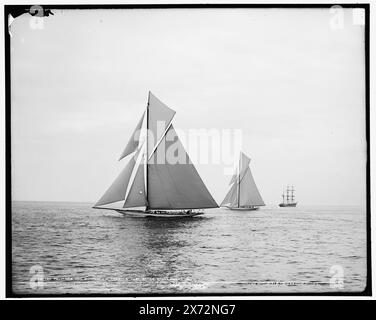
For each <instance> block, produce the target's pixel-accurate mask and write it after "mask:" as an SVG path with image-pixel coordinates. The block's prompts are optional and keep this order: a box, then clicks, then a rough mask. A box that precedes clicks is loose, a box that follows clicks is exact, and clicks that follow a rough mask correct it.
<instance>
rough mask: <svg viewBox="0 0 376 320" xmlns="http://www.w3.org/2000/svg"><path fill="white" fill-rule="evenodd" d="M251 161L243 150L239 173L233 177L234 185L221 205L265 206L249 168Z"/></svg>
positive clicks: (232, 182)
mask: <svg viewBox="0 0 376 320" xmlns="http://www.w3.org/2000/svg"><path fill="white" fill-rule="evenodd" d="M250 161H251V159H250V158H248V157H247V156H246V155H245V154H244V153H243V152H241V154H240V160H239V167H238V170H237V172H238V173H237V174H235V175H234V176H233V177H232V179H231V184H232V186H231V188H230V190H229V192H228V193H227V195H226V197H225V198H224V200H223V201H222V203H221V206H227V207H247V206H265V203H264V201H263V199H262V197H261V195H260V192H259V191H258V189H257V186H256V183H255V180H254V179H253V176H252V173H251V169H250V168H249V163H250Z"/></svg>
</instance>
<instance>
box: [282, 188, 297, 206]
mask: <svg viewBox="0 0 376 320" xmlns="http://www.w3.org/2000/svg"><path fill="white" fill-rule="evenodd" d="M285 197H286V202H285ZM294 200H295V197H294V186H291V189H289V186H287V187H286V195H285V192H283V194H282V203H280V204H279V206H280V207H296V205H297V204H298V203H297V202H294Z"/></svg>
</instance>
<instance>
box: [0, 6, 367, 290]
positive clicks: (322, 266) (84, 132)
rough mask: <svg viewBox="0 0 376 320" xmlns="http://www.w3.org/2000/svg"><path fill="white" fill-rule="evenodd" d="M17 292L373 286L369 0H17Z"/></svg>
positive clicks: (10, 73) (11, 269) (13, 131)
mask: <svg viewBox="0 0 376 320" xmlns="http://www.w3.org/2000/svg"><path fill="white" fill-rule="evenodd" d="M4 12H5V14H4V19H5V25H6V26H7V30H5V58H6V59H5V62H6V72H7V77H6V88H7V90H6V117H7V119H6V120H7V123H6V126H7V133H8V135H7V142H6V143H7V154H6V155H7V190H6V194H7V212H6V219H7V222H6V223H7V295H9V296H12V297H33V296H35V297H37V296H57V297H59V296H70V295H71V296H80V295H82V296H124V297H127V296H132V297H137V296H252V295H253V296H254V295H272V296H278V295H298V296H299V295H310V294H311V295H345V294H346V295H366V296H367V295H368V296H369V295H371V273H370V272H371V270H370V267H371V261H370V259H371V257H370V252H371V251H370V250H371V248H370V245H371V241H370V239H371V238H370V237H371V235H370V231H371V229H370V215H371V213H370V186H369V184H370V181H369V170H370V167H369V166H370V163H369V152H370V151H369V148H370V145H369V112H370V110H369V82H368V81H369V73H368V72H369V71H368V68H369V62H368V59H369V5H367V4H345V5H335V4H333V5H331V4H325V5H308V4H306V5H299V4H296V5H273V4H269V5H250V4H249V5H246V4H244V5H242V4H239V5H230V4H229V5H225V4H223V5H210V4H207V5H203V4H202V5H200V4H197V5H194V4H192V5H178V4H176V5H163V4H160V5H147V4H144V5H142V4H139V5H136V4H134V5H116V6H111V5H104V4H103V5H92V6H87V5H79V6H78V5H77V6H75V5H65V6H64V5H50V6H48V5H29V6H27V5H22V6H15V5H8V6H5V11H4Z"/></svg>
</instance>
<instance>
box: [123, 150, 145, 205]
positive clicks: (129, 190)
mask: <svg viewBox="0 0 376 320" xmlns="http://www.w3.org/2000/svg"><path fill="white" fill-rule="evenodd" d="M143 144H144V143H142V145H141V147H140V149H139V150H141V149H142V147H143ZM142 157H143V153H142V152H140V153H139V154H138V156H137V159H136V160H135V164H134V167H133V170H132V174H131V177H130V178H129V182H128V185H127V190H126V192H125V197H124V204H125V203H126V202H127V199H128V196H129V193H130V192H131V188H132V185H133V183H134V180H135V179H136V175H137V171H138V167H139V166H140V163H141V160H142ZM131 181H132V182H131Z"/></svg>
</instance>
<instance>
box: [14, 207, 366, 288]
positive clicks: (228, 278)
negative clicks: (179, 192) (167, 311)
mask: <svg viewBox="0 0 376 320" xmlns="http://www.w3.org/2000/svg"><path fill="white" fill-rule="evenodd" d="M12 227H13V231H12V239H13V243H12V247H13V263H12V269H13V275H12V279H13V281H14V290H15V292H27V293H33V291H32V289H31V288H30V285H29V279H30V277H31V274H30V268H31V267H32V266H33V265H40V266H41V267H42V268H43V270H44V273H45V276H46V277H47V276H52V275H54V276H56V277H60V278H62V279H63V280H59V281H49V282H47V283H46V285H45V286H44V288H43V289H42V290H44V291H43V292H46V293H106V292H107V293H109V292H115V293H150V292H155V293H162V292H165V293H171V292H194V293H200V292H223V293H230V292H242V293H253V292H256V293H259V292H276V293H278V292H330V290H332V289H331V288H330V286H329V283H330V279H331V277H332V274H331V273H330V268H331V266H332V265H340V266H341V267H342V268H343V270H344V275H345V289H348V290H350V291H362V290H363V289H364V287H365V283H366V237H365V212H364V210H361V209H360V208H359V209H357V208H351V209H346V208H330V209H327V208H317V207H316V208H303V207H301V208H295V209H292V210H289V209H284V210H280V209H279V208H263V209H261V210H260V211H258V212H256V213H252V214H244V213H239V212H233V211H229V210H222V209H213V210H208V211H207V213H206V214H205V215H204V216H201V217H196V218H193V219H184V220H175V221H166V220H163V221H161V220H158V219H134V218H130V217H124V216H121V215H118V214H117V213H112V212H108V211H100V210H92V209H91V204H74V203H43V202H41V203H37V202H34V203H27V202H15V203H13V214H12ZM64 278H65V279H66V280H64ZM71 278H73V280H72V279H71ZM74 278H76V281H75V279H74ZM255 281H256V282H255ZM257 282H259V283H257ZM276 283H277V284H276ZM37 293H41V291H38V292H37Z"/></svg>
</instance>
